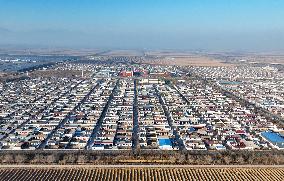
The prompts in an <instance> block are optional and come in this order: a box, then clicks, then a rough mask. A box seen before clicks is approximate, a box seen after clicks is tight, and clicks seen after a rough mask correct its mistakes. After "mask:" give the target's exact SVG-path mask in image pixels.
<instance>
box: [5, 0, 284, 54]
mask: <svg viewBox="0 0 284 181" xmlns="http://www.w3.org/2000/svg"><path fill="white" fill-rule="evenodd" d="M0 44H12V45H13V44H26V45H48V46H51V47H58V46H61V47H75V48H84V47H85V48H122V49H123V48H124V49H127V48H130V49H135V48H141V49H142V48H149V49H205V50H221V51H222V50H248V51H255V50H259V51H263V50H267V51H271V50H284V0H0Z"/></svg>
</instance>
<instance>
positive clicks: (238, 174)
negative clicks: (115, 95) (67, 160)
mask: <svg viewBox="0 0 284 181" xmlns="http://www.w3.org/2000/svg"><path fill="white" fill-rule="evenodd" d="M283 175H284V168H263V167H261V168H248V167H246V168H219V167H218V168H206V167H204V168H201V167H197V168H178V167H177V168H165V167H163V168H156V167H155V168H153V167H152V168H151V167H142V168H141V167H140V168H138V167H127V168H122V167H117V168H115V167H112V168H110V167H108V168H106V167H101V168H99V167H82V166H79V167H77V166H74V167H72V166H71V167H64V166H63V167H51V168H48V167H39V168H33V167H24V168H20V167H15V168H13V167H9V168H0V180H71V179H72V180H118V181H119V180H129V181H130V180H131V181H135V180H142V181H143V180H282V178H283Z"/></svg>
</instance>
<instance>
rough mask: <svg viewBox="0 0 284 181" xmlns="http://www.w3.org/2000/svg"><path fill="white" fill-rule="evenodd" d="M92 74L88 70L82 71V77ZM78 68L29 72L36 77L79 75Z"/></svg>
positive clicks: (80, 73) (80, 72)
mask: <svg viewBox="0 0 284 181" xmlns="http://www.w3.org/2000/svg"><path fill="white" fill-rule="evenodd" d="M91 74H92V72H90V71H84V77H89V76H90V75H91ZM81 75H82V71H80V70H53V69H51V70H36V71H33V72H31V73H29V76H30V77H32V78H36V77H81Z"/></svg>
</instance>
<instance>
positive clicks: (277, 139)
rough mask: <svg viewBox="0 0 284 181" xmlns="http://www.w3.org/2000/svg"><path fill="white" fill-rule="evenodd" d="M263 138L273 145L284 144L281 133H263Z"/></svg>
mask: <svg viewBox="0 0 284 181" xmlns="http://www.w3.org/2000/svg"><path fill="white" fill-rule="evenodd" d="M261 135H262V136H264V137H265V138H266V139H267V140H268V141H270V142H273V143H284V137H283V136H281V135H280V134H279V133H275V132H270V131H269V132H262V133H261Z"/></svg>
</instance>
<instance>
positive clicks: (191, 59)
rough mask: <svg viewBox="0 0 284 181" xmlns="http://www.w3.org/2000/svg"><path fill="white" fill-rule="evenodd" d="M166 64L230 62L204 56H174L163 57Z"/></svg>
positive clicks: (220, 64) (221, 64)
mask: <svg viewBox="0 0 284 181" xmlns="http://www.w3.org/2000/svg"><path fill="white" fill-rule="evenodd" d="M164 64H166V65H179V66H230V64H225V63H222V62H221V61H219V60H216V59H213V58H209V57H205V56H174V57H167V58H165V59H164Z"/></svg>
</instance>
